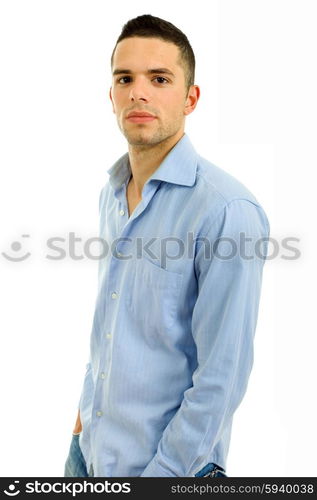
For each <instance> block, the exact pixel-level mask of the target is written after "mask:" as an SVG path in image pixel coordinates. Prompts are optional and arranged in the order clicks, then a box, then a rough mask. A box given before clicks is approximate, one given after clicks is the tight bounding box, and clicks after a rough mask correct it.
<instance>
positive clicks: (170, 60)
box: [113, 37, 181, 72]
mask: <svg viewBox="0 0 317 500" xmlns="http://www.w3.org/2000/svg"><path fill="white" fill-rule="evenodd" d="M178 59H179V48H178V47H177V46H176V45H175V44H174V43H171V42H166V41H165V40H160V39H159V38H145V37H131V38H125V39H124V40H121V42H119V43H118V45H117V47H116V50H115V52H114V56H113V69H116V68H118V67H120V68H126V69H131V70H133V71H137V70H141V69H142V68H143V67H145V66H147V67H149V66H151V67H155V68H160V67H167V68H169V69H170V70H171V71H173V72H174V71H176V72H177V71H178V72H180V71H181V66H180V65H179V61H178Z"/></svg>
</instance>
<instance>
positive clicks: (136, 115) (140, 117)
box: [127, 111, 156, 123]
mask: <svg viewBox="0 0 317 500" xmlns="http://www.w3.org/2000/svg"><path fill="white" fill-rule="evenodd" d="M155 119H156V116H154V115H151V113H147V112H146V111H132V112H131V113H129V114H128V116H127V120H128V121H129V122H130V123H147V122H152V121H153V120H155Z"/></svg>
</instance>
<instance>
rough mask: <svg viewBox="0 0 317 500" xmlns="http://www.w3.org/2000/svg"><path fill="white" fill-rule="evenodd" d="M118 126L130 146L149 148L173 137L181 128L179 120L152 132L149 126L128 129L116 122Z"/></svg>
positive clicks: (141, 125) (139, 125)
mask: <svg viewBox="0 0 317 500" xmlns="http://www.w3.org/2000/svg"><path fill="white" fill-rule="evenodd" d="M118 125H119V128H120V130H121V132H122V133H123V135H124V136H125V138H126V139H127V141H128V143H129V144H130V145H131V146H140V147H142V146H145V147H149V146H156V145H157V144H160V143H162V142H163V141H166V140H168V139H169V138H170V137H172V136H173V135H175V134H176V133H177V132H178V131H179V129H180V127H181V122H180V120H175V122H174V123H173V124H168V125H165V126H164V127H162V126H159V127H158V128H157V129H156V130H154V131H153V132H151V130H150V126H151V125H150V124H149V125H148V124H137V125H136V124H134V126H133V128H132V127H131V128H128V127H124V126H121V124H120V122H119V120H118Z"/></svg>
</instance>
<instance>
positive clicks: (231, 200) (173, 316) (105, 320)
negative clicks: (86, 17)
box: [65, 15, 269, 477]
mask: <svg viewBox="0 0 317 500" xmlns="http://www.w3.org/2000/svg"><path fill="white" fill-rule="evenodd" d="M111 63H112V64H111V67H112V74H113V81H112V87H111V89H110V99H111V102H112V105H113V112H114V113H115V115H116V118H117V121H118V125H119V128H120V130H121V131H122V133H123V134H124V136H125V137H126V139H127V142H128V153H126V154H124V155H123V156H122V157H121V158H120V159H119V160H118V161H117V162H116V163H115V164H114V165H113V166H112V168H111V169H110V170H109V171H108V172H109V182H107V184H106V185H105V186H104V188H103V189H102V190H101V193H100V200H99V209H100V237H101V238H102V239H103V240H104V241H105V242H107V244H108V247H107V248H108V249H109V248H111V251H108V252H104V253H105V255H104V256H103V258H102V259H101V260H100V265H99V286H98V295H97V300H96V309H95V315H94V320H93V327H92V333H91V344H90V361H89V363H88V365H87V370H86V375H85V379H84V384H83V389H82V394H81V398H80V403H79V411H78V417H77V422H76V425H75V428H74V431H73V439H72V442H71V447H70V451H69V455H68V458H67V460H66V464H65V476H87V475H88V474H89V475H90V476H92V475H94V476H103V477H105V476H107V477H115V476H117V477H120V476H121V477H128V476H143V477H146V476H205V475H211V476H221V475H226V474H225V472H226V458H227V453H228V447H229V441H230V433H231V426H232V418H233V414H234V412H235V410H236V409H237V407H238V406H239V404H240V403H241V400H242V398H243V396H244V394H245V391H246V387H247V382H248V378H249V375H250V371H251V367H252V363H253V338H254V333H255V328H256V322H257V314H258V306H259V298H260V289H261V280H262V269H263V264H264V261H265V256H266V251H267V246H266V243H267V238H268V236H269V223H268V219H267V217H266V214H265V212H264V211H263V209H262V208H261V206H260V205H259V203H258V202H257V200H256V199H255V197H254V196H253V195H252V194H251V193H250V191H248V190H247V188H246V187H245V186H243V185H242V184H241V183H240V182H239V181H238V180H236V179H235V178H234V177H232V176H231V175H229V174H228V173H226V172H225V171H223V170H221V169H220V168H218V167H216V166H215V165H213V164H211V163H210V162H209V161H207V160H205V159H204V158H202V157H201V156H199V155H198V154H197V153H196V151H195V149H194V147H193V146H192V144H191V142H190V140H189V138H188V136H187V135H186V134H185V133H184V126H185V117H186V116H187V115H189V114H190V113H191V112H192V111H193V110H194V109H195V107H196V105H197V102H198V99H199V95H200V90H199V87H198V86H197V85H195V84H194V70H195V58H194V54H193V51H192V48H191V46H190V44H189V42H188V40H187V38H186V36H185V35H184V34H183V33H182V32H181V31H180V30H179V29H177V28H176V27H175V26H173V25H172V24H171V23H169V22H166V21H164V20H162V19H159V18H157V17H153V16H151V15H144V16H139V17H137V18H135V19H132V20H130V21H129V22H128V23H127V24H126V25H125V26H124V27H123V30H122V33H121V35H120V37H119V39H118V41H117V43H116V46H115V48H114V51H113V54H112V61H111ZM261 241H262V243H263V242H264V245H262V246H261V245H260V243H261Z"/></svg>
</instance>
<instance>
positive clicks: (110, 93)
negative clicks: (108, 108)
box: [109, 87, 116, 113]
mask: <svg viewBox="0 0 317 500" xmlns="http://www.w3.org/2000/svg"><path fill="white" fill-rule="evenodd" d="M109 97H110V101H111V102H112V111H113V113H116V110H115V107H114V102H113V98H112V87H110V89H109Z"/></svg>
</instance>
